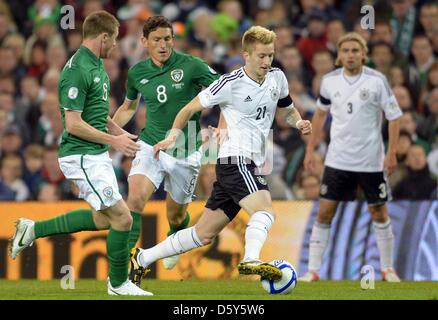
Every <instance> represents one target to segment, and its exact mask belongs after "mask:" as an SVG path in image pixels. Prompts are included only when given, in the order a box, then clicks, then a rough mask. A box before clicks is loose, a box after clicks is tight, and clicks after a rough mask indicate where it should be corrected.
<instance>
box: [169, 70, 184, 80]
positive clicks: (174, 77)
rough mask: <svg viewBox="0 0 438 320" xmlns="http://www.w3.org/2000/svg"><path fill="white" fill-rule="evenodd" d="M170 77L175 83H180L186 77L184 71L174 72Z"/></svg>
mask: <svg viewBox="0 0 438 320" xmlns="http://www.w3.org/2000/svg"><path fill="white" fill-rule="evenodd" d="M170 77H171V78H172V80H173V81H175V82H180V81H181V80H182V78H183V77H184V71H182V69H175V70H172V72H170Z"/></svg>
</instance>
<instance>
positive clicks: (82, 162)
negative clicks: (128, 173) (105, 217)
mask: <svg viewBox="0 0 438 320" xmlns="http://www.w3.org/2000/svg"><path fill="white" fill-rule="evenodd" d="M58 161H59V166H60V168H61V170H62V172H63V173H64V176H65V177H66V178H67V179H69V180H71V181H73V182H74V183H75V184H76V186H77V187H78V188H79V198H81V199H84V200H85V201H87V202H88V203H89V204H90V206H91V207H93V208H94V209H95V210H97V211H100V210H103V209H106V208H109V207H112V206H114V205H115V204H116V203H117V202H119V201H120V200H121V199H122V196H121V195H120V193H119V186H118V184H117V178H116V174H115V173H114V168H113V165H112V161H111V158H110V157H109V154H108V152H104V153H102V154H98V155H87V154H85V155H80V154H78V155H71V156H66V157H62V158H59V160H58Z"/></svg>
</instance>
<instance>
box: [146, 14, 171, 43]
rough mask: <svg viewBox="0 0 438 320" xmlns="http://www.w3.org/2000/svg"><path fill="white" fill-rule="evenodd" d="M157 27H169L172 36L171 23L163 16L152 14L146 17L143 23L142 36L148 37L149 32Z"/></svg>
mask: <svg viewBox="0 0 438 320" xmlns="http://www.w3.org/2000/svg"><path fill="white" fill-rule="evenodd" d="M158 28H169V29H170V30H171V32H172V37H173V27H172V23H170V21H169V20H167V18H166V17H164V16H152V17H150V18H148V19H147V20H146V21H145V23H144V25H143V36H144V37H145V38H147V37H149V34H150V33H151V32H154V31H155V30H157V29H158Z"/></svg>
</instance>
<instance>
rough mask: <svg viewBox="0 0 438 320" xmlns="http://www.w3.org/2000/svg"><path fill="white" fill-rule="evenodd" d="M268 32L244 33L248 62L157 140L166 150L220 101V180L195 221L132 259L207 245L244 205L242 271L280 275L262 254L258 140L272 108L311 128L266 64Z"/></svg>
mask: <svg viewBox="0 0 438 320" xmlns="http://www.w3.org/2000/svg"><path fill="white" fill-rule="evenodd" d="M275 38H276V35H275V33H274V32H273V31H269V30H267V29H265V28H262V27H259V26H256V27H252V28H250V29H249V30H248V31H247V32H245V34H244V35H243V39H242V47H243V56H244V58H245V66H244V67H242V68H240V69H238V70H236V71H233V72H231V73H229V74H225V75H223V76H222V77H220V78H219V79H218V80H216V81H215V82H213V83H212V84H211V85H210V86H209V87H208V88H207V89H205V90H204V91H202V92H201V93H199V95H198V96H197V97H196V98H194V99H193V100H192V101H191V102H190V103H189V104H187V105H186V106H185V107H184V108H183V109H182V110H181V111H180V112H179V113H178V115H177V117H176V119H175V122H174V123H173V128H172V130H171V132H170V134H169V135H168V137H167V138H166V139H165V140H163V141H161V142H159V143H158V144H156V145H155V146H154V153H155V156H156V157H158V156H159V154H162V150H163V151H164V150H166V149H169V148H170V147H171V146H172V145H173V144H174V142H175V141H176V138H177V137H178V135H179V133H180V130H179V129H181V128H183V127H184V126H185V125H186V123H187V121H188V120H189V119H190V118H191V117H192V116H193V114H194V113H196V112H199V111H202V110H203V109H204V108H212V107H213V106H215V105H216V104H218V105H219V106H220V108H221V112H222V113H223V116H224V119H225V122H226V123H227V130H228V139H227V140H226V141H224V142H223V143H222V145H221V148H220V150H219V155H218V161H217V164H216V176H217V181H216V182H215V184H214V189H213V192H212V195H211V197H210V198H209V199H208V202H207V204H206V207H205V210H204V213H203V215H202V216H201V218H200V219H199V220H198V222H197V223H196V225H195V226H193V227H191V228H188V229H184V230H181V231H178V232H177V233H175V234H173V235H171V236H170V237H168V238H167V239H166V240H164V241H163V242H161V243H159V244H157V245H156V246H155V247H153V248H150V249H146V250H143V249H136V252H135V254H134V255H133V258H132V259H131V263H132V266H133V267H134V268H135V266H138V265H140V266H142V267H147V266H148V265H150V264H151V263H153V262H155V261H156V260H158V259H162V258H165V257H168V256H172V255H176V254H180V253H183V252H186V251H189V250H191V249H194V248H197V247H201V246H204V245H207V244H209V243H210V242H211V240H212V239H213V238H214V237H215V236H216V235H217V234H218V233H219V232H220V231H221V230H222V229H223V228H224V227H225V226H226V225H227V224H228V223H229V222H230V221H231V220H232V219H233V218H234V217H235V216H236V215H237V213H238V212H239V211H240V209H241V208H243V209H244V210H245V211H246V212H248V214H249V215H250V216H251V217H250V220H249V222H248V225H247V228H246V233H245V256H244V259H243V261H242V262H241V263H240V264H239V265H238V269H239V272H240V273H241V274H258V275H260V276H262V277H266V278H268V279H278V278H280V277H281V271H280V270H279V269H277V268H276V267H274V266H272V265H270V264H267V263H263V262H262V261H260V257H259V255H260V251H261V249H262V246H263V244H264V242H265V240H266V238H267V235H268V231H269V229H270V228H271V226H272V224H273V222H274V218H275V215H274V210H273V208H272V200H271V195H270V193H269V190H268V187H267V185H266V182H265V180H264V178H263V177H261V176H259V175H256V173H255V168H256V166H260V165H261V164H262V163H263V162H264V152H263V145H264V143H265V140H266V138H267V136H268V134H269V131H270V128H271V125H272V122H273V119H274V116H275V112H276V110H277V107H279V108H280V109H278V112H282V113H283V116H284V117H286V119H287V121H288V123H290V124H291V126H294V127H297V128H298V129H299V130H300V131H301V132H302V133H303V134H310V133H311V124H310V122H309V121H305V120H301V117H300V115H299V113H298V111H297V110H296V109H295V108H294V107H293V102H292V99H291V98H290V96H289V89H288V83H287V79H286V76H285V75H284V73H283V72H282V71H281V70H279V69H277V68H272V69H271V63H272V60H273V57H274V41H275Z"/></svg>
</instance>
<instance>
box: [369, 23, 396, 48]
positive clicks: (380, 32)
mask: <svg viewBox="0 0 438 320" xmlns="http://www.w3.org/2000/svg"><path fill="white" fill-rule="evenodd" d="M371 42H372V43H373V44H374V43H378V42H384V43H386V44H388V45H390V46H392V42H393V37H392V30H391V25H390V24H389V23H388V22H386V21H383V20H379V21H376V24H375V26H374V29H373V32H372V33H371Z"/></svg>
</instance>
